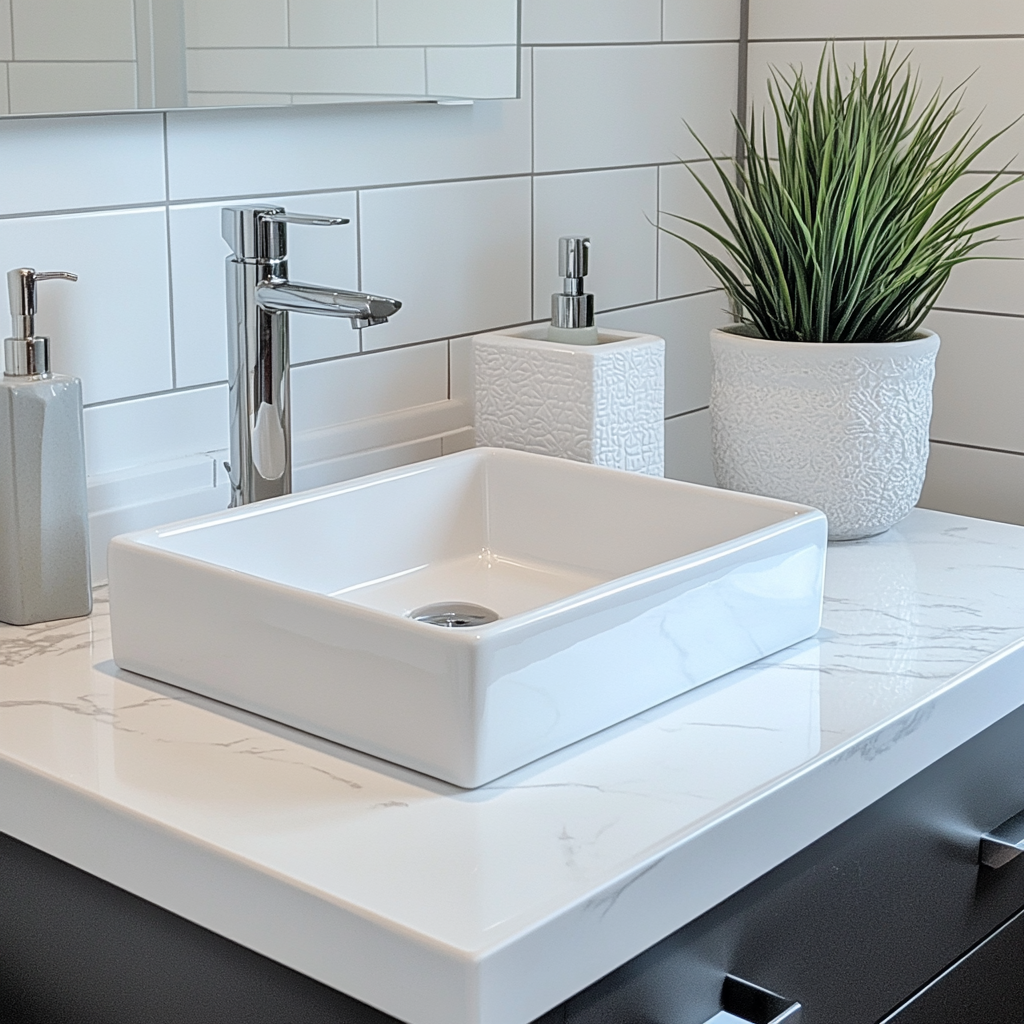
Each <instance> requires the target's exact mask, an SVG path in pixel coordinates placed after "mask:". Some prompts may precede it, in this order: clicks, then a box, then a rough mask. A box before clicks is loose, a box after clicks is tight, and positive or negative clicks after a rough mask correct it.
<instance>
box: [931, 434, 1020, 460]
mask: <svg viewBox="0 0 1024 1024" xmlns="http://www.w3.org/2000/svg"><path fill="white" fill-rule="evenodd" d="M928 440H929V441H930V443H931V444H941V445H943V446H944V447H946V448H965V449H966V450H967V451H972V452H994V453H995V454H997V455H1017V456H1020V457H1021V458H1024V451H1021V452H1019V451H1015V450H1014V449H1013V448H989V447H987V446H986V445H983V444H967V443H966V442H964V441H940V440H938V438H934V437H930V438H929V439H928Z"/></svg>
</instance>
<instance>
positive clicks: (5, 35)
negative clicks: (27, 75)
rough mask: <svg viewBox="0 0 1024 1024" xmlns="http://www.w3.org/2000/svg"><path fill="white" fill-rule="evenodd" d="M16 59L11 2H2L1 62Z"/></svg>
mask: <svg viewBox="0 0 1024 1024" xmlns="http://www.w3.org/2000/svg"><path fill="white" fill-rule="evenodd" d="M13 59H14V42H13V39H12V37H11V0H0V60H13Z"/></svg>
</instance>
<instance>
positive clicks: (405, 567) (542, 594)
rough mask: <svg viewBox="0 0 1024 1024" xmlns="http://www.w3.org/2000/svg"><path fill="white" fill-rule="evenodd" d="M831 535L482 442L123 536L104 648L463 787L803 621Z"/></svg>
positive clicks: (786, 512)
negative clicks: (109, 636)
mask: <svg viewBox="0 0 1024 1024" xmlns="http://www.w3.org/2000/svg"><path fill="white" fill-rule="evenodd" d="M826 532H827V531H826V523H825V517H824V516H823V515H822V514H821V513H820V512H818V511H816V510H814V509H810V508H806V507H804V506H801V505H793V504H790V503H788V502H783V501H776V500H774V499H770V498H759V497H755V496H753V495H749V494H739V493H735V492H730V491H722V490H717V489H715V488H710V487H701V486H698V485H696V484H686V483H679V482H678V481H674V480H664V479H659V478H652V477H647V476H642V475H639V474H634V473H625V472H621V471H618V470H613V469H604V468H601V467H598V466H592V465H586V464H582V463H575V462H568V461H566V460H563V459H555V458H551V457H549V456H544V455H533V454H528V453H525V452H518V451H509V450H504V449H488V448H480V449H476V450H473V451H467V452H460V453H458V454H455V455H448V456H445V457H443V458H440V459H434V460H432V461H430V462H423V463H419V464H417V465H414V466H407V467H404V468H402V469H396V470H391V471H388V472H385V473H378V474H376V475H374V476H368V477H364V478H362V479H359V480H352V481H349V482H347V483H343V484H337V485H333V486H330V487H326V488H322V489H320V490H316V491H309V492H306V493H304V494H296V495H290V496H288V497H285V498H278V499H273V500H270V501H265V502H260V503H258V504H255V505H249V506H246V507H243V508H238V509H231V510H228V511H226V512H221V513H217V514H215V515H210V516H205V517H203V518H201V519H194V520H191V521H189V522H186V523H179V524H176V525H172V526H167V527H162V528H159V529H155V530H147V531H144V532H141V533H135V534H128V535H125V536H122V537H116V538H115V539H114V540H113V541H112V542H111V546H110V560H109V565H110V603H111V620H112V628H113V641H114V658H115V660H116V661H117V663H118V665H120V666H121V667H122V668H125V669H129V670H131V671H133V672H139V673H142V674H143V675H147V676H152V677H154V678H156V679H161V680H164V681H165V682H168V683H172V684H174V685H176V686H180V687H184V688H185V689H187V690H193V691H195V692H197V693H201V694H205V695H206V696H208V697H213V698H215V699H217V700H219V701H223V702H225V703H227V704H232V705H235V706H237V707H240V708H245V709H247V710H249V711H253V712H256V713H257V714H260V715H264V716H266V717H267V718H271V719H274V720H275V721H279V722H284V723H286V724H288V725H292V726H296V727H297V728H299V729H303V730H305V731H307V732H310V733H314V734H315V735H317V736H322V737H325V738H326V739H329V740H334V741H336V742H338V743H343V744H345V745H347V746H350V747H355V748H356V749H358V750H362V751H365V752H368V753H370V754H375V755H377V756H379V757H382V758H386V759H388V760H390V761H394V762H397V763H398V764H402V765H405V766H407V767H409V768H414V769H416V770H418V771H421V772H426V773H427V774H429V775H433V776H436V777H437V778H440V779H444V780H446V781H448V782H452V783H454V784H456V785H458V786H464V787H475V786H480V785H483V784H484V783H486V782H489V781H491V780H492V779H495V778H497V777H498V776H500V775H504V774H505V773H506V772H509V771H512V770H513V769H515V768H519V767H521V766H522V765H525V764H527V763H528V762H530V761H533V760H535V759H536V758H538V757H542V756H543V755H545V754H548V753H551V752H552V751H554V750H557V749H559V748H561V747H564V746H566V745H567V744H569V743H573V742H574V741H576V740H579V739H582V738H583V737H585V736H589V735H591V734H592V733H595V732H597V731H599V730H601V729H604V728H607V727H608V726H611V725H614V724H615V723H617V722H620V721H622V720H623V719H625V718H628V717H630V716H631V715H635V714H638V713H639V712H641V711H644V710H646V709H647V708H650V707H653V706H654V705H656V704H659V703H661V702H662V701H665V700H668V699H669V698H671V697H674V696H676V695H677V694H680V693H683V692H684V691H685V690H689V689H691V688H692V687H695V686H699V685H700V684H701V683H705V682H707V681H708V680H711V679H714V678H716V677H717V676H720V675H722V674H724V673H726V672H730V671H732V670H733V669H736V668H739V667H741V666H743V665H746V664H749V663H750V662H752V661H756V660H757V659H758V658H762V657H764V656H765V655H768V654H772V653H774V652H776V651H778V650H780V649H781V648H783V647H787V646H789V645H790V644H793V643H796V642H797V641H800V640H804V639H806V638H807V637H810V636H812V635H813V634H814V633H815V632H816V631H817V629H818V627H819V624H820V620H821V604H822V582H823V576H824V562H825V542H826ZM467 605H468V606H473V607H471V608H469V609H467V608H466V607H465V606H467ZM488 612H489V613H490V614H487V613H488ZM417 616H419V617H422V618H423V619H425V620H426V621H420V618H418V617H417ZM492 617H493V619H494V621H487V620H488V619H489V618H492ZM452 621H454V623H455V624H453V625H444V624H442V625H439V624H436V623H446V622H452Z"/></svg>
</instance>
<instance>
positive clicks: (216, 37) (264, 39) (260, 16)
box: [15, 0, 289, 48]
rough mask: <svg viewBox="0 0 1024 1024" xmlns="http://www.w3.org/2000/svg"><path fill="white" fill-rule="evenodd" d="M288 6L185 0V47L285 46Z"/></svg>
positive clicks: (266, 1)
mask: <svg viewBox="0 0 1024 1024" xmlns="http://www.w3.org/2000/svg"><path fill="white" fill-rule="evenodd" d="M15 2H16V3H17V2H19V0H15ZM25 2H28V3H35V2H36V0H25ZM288 3H289V0H185V42H186V45H187V46H188V47H189V48H192V47H198V46H202V47H225V46H287V45H288Z"/></svg>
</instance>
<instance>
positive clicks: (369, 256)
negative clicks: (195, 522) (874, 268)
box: [0, 0, 740, 579]
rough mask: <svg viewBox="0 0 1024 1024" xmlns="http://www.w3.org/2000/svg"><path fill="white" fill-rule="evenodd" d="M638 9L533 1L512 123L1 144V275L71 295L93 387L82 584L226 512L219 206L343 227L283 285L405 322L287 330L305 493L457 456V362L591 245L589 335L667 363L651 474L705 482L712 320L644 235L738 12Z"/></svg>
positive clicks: (707, 99)
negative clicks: (659, 460)
mask: <svg viewBox="0 0 1024 1024" xmlns="http://www.w3.org/2000/svg"><path fill="white" fill-rule="evenodd" d="M641 6H643V11H638V10H637V5H636V2H635V0H629V2H628V3H627V2H625V0H623V2H618V0H601V2H598V3H594V2H588V3H586V4H581V3H580V2H578V0H561V2H558V3H551V2H550V0H526V2H525V4H524V12H523V31H524V40H525V43H526V45H525V46H524V48H523V53H522V92H523V95H522V98H521V99H518V100H489V101H477V102H476V103H475V104H473V105H459V106H443V105H441V106H429V105H412V104H409V105H385V104H380V105H375V106H369V105H368V106H357V107H356V106H347V107H345V106H342V107H319V106H312V107H310V106H299V107H292V108H287V109H263V110H250V109H241V110H212V109H211V110H192V111H181V112H174V113H169V114H159V113H137V114H120V115H90V116H84V115H83V116H75V117H47V118H39V119H22V120H7V121H0V147H2V148H3V152H4V155H5V158H6V159H4V160H3V161H0V255H2V258H3V261H4V263H3V264H2V265H0V269H4V270H6V269H7V268H10V267H15V266H23V265H24V266H35V267H37V268H38V269H67V270H72V271H75V272H76V273H78V274H79V275H80V280H79V282H78V283H77V284H74V285H53V286H48V287H47V290H46V294H45V295H44V296H43V298H42V313H41V316H40V318H39V319H40V330H41V331H42V332H44V333H47V334H50V335H51V336H52V337H53V346H54V363H55V368H57V369H58V370H60V371H63V372H67V373H73V374H76V375H78V376H80V377H82V379H83V382H84V386H85V396H86V404H87V408H86V414H85V419H86V435H87V440H86V443H87V460H88V470H89V480H90V502H91V505H90V507H91V513H92V522H93V535H94V536H93V549H94V560H95V563H96V576H97V579H101V578H103V575H104V572H105V568H104V559H103V552H104V549H105V545H106V541H107V539H108V538H109V536H110V535H111V534H112V533H114V532H119V531H121V530H126V529H134V528H143V527H146V526H150V525H153V524H155V523H158V522H160V521H167V520H170V519H174V518H181V517H184V516H188V515H197V514H201V513H204V512H207V511H212V510H215V509H218V508H222V507H224V506H225V505H226V503H227V491H226V480H225V473H224V471H223V467H222V463H223V460H224V458H225V457H226V455H225V449H226V448H227V445H228V434H227V394H226V390H227V389H226V383H225V380H226V376H227V368H226V367H227V362H226V351H227V341H226V330H225V312H224V268H223V263H224V259H225V257H226V256H227V248H226V246H225V245H224V243H223V241H222V240H221V237H220V222H219V210H220V207H221V206H222V205H225V204H226V203H229V202H257V201H258V202H263V201H269V202H273V203H279V204H281V205H284V206H286V207H287V208H288V209H290V210H296V211H300V212H310V213H327V214H335V215H342V216H345V217H348V218H349V219H350V221H351V223H350V224H349V225H347V226H344V227H336V228H301V227H296V228H292V229H291V232H290V238H289V248H290V272H291V275H292V276H293V277H294V278H297V279H305V280H311V281H315V282H318V283H323V284H335V285H338V286H339V287H348V288H360V289H365V290H372V291H377V292H380V293H382V294H386V295H394V296H395V297H396V298H399V299H401V300H402V302H403V303H404V305H403V308H402V310H401V312H400V313H399V314H398V315H397V316H396V317H395V318H394V319H393V320H392V321H391V322H390V323H389V324H387V325H383V326H380V327H376V328H371V329H367V330H364V331H353V330H352V329H351V328H350V327H349V326H348V322H347V321H335V320H330V319H319V318H314V317H303V316H293V317H292V337H293V363H294V370H293V375H292V410H293V422H294V426H295V441H294V445H295V466H296V468H295V484H296V487H297V488H303V487H310V486H316V485H319V484H324V483H330V482H332V481H335V480H340V479H344V478H346V477H350V476H353V475H358V474H361V473H365V472H371V471H373V470H377V469H383V468H388V467H390V466H395V465H401V464H403V463H405V462H410V461H414V460H417V459H421V458H427V457H430V456H433V455H439V454H442V453H443V452H445V451H452V450H457V449H458V448H460V447H464V446H466V445H468V444H470V443H471V442H472V434H471V430H470V429H469V428H470V424H471V422H472V395H471V393H470V386H469V383H468V382H469V379H470V376H471V375H470V373H469V367H468V361H469V346H468V338H469V337H471V336H472V335H473V334H474V333H477V332H480V331H484V330H490V329H493V328H498V327H506V326H512V325H518V324H523V323H528V322H530V321H533V320H535V319H543V318H545V317H546V315H547V311H548V309H549V305H548V304H549V294H550V292H551V291H553V290H555V289H556V288H557V286H558V279H557V274H556V272H555V260H556V252H555V245H554V242H555V240H556V239H557V237H558V236H559V235H560V234H563V233H567V232H585V233H588V234H590V235H592V237H593V239H594V256H593V267H594V273H593V288H594V290H595V292H596V294H597V303H598V308H599V310H600V311H601V321H602V323H605V324H607V325H608V326H615V327H623V328H628V329H632V330H637V331H646V330H655V331H656V332H657V333H659V334H662V335H664V336H665V337H666V339H667V341H668V380H669V384H668V394H667V396H666V397H667V406H666V407H667V410H668V413H667V414H668V415H669V417H670V430H669V437H670V441H669V451H668V459H669V464H670V466H674V467H679V473H680V474H682V475H688V476H691V477H696V478H701V479H705V480H707V481H708V482H711V480H710V478H709V475H708V474H709V466H708V465H707V457H706V453H704V454H702V452H704V449H706V439H705V437H704V434H705V433H706V427H704V426H702V424H701V422H700V421H701V420H706V414H705V413H703V412H702V410H703V409H705V408H706V405H707V388H708V358H707V352H706V347H707V346H706V338H707V330H708V327H709V326H710V325H712V324H713V323H716V322H718V321H719V320H720V319H721V318H722V315H723V314H722V312H721V311H722V308H723V306H724V302H723V301H722V296H721V293H719V292H716V291H715V282H714V280H713V279H712V278H711V277H710V276H709V275H708V273H707V271H706V270H704V269H703V267H702V266H701V265H700V264H699V263H697V262H695V261H694V260H692V259H690V258H688V257H687V256H686V255H685V254H684V251H683V250H684V247H683V246H682V244H681V243H678V242H677V241H676V240H674V239H671V238H669V237H667V236H662V237H659V233H658V232H657V231H656V229H655V228H654V227H653V226H652V221H656V219H657V216H658V208H659V197H660V196H661V194H662V191H663V190H664V191H665V192H666V193H667V194H670V195H672V196H673V198H675V197H676V196H677V195H680V194H681V193H680V192H679V189H678V186H677V185H676V184H674V183H675V181H676V176H677V175H678V173H679V172H678V167H677V164H678V160H679V157H683V158H685V159H696V158H697V157H699V156H700V154H699V151H698V149H697V148H696V145H695V143H694V142H693V140H692V139H691V138H690V137H689V134H688V132H687V130H686V127H685V125H684V123H683V122H684V120H685V121H689V122H690V123H692V124H694V126H695V128H696V129H697V130H698V131H699V132H700V133H701V135H702V137H704V138H705V140H706V141H709V142H710V144H711V145H713V146H714V147H716V148H718V149H720V150H721V151H723V152H725V151H728V150H729V149H730V148H731V133H730V119H731V113H732V109H733V106H734V100H735V94H736V82H737V69H738V62H739V45H738V32H739V10H740V4H739V0H713V2H708V0H691V2H688V3H673V2H672V0H666V3H665V4H664V5H663V4H662V3H661V0H655V2H654V3H651V4H646V5H641ZM663 6H664V8H665V10H664V11H663V10H662V8H663ZM0 20H2V19H0ZM688 33H689V34H688ZM663 39H664V40H667V41H663ZM689 200H692V203H693V206H692V210H698V208H699V203H700V198H699V196H698V195H697V194H696V193H695V192H693V191H692V190H691V192H690V193H689ZM690 209H691V207H687V209H685V210H679V211H678V212H688V211H689V210H690ZM676 421H679V422H678V423H677V422H676ZM682 421H687V422H686V423H683V422H682ZM695 445H696V446H697V449H699V451H697V450H695V451H690V449H691V448H693V447H694V446H695ZM702 445H703V446H704V448H703V449H702V448H701V447H700V446H702Z"/></svg>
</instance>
